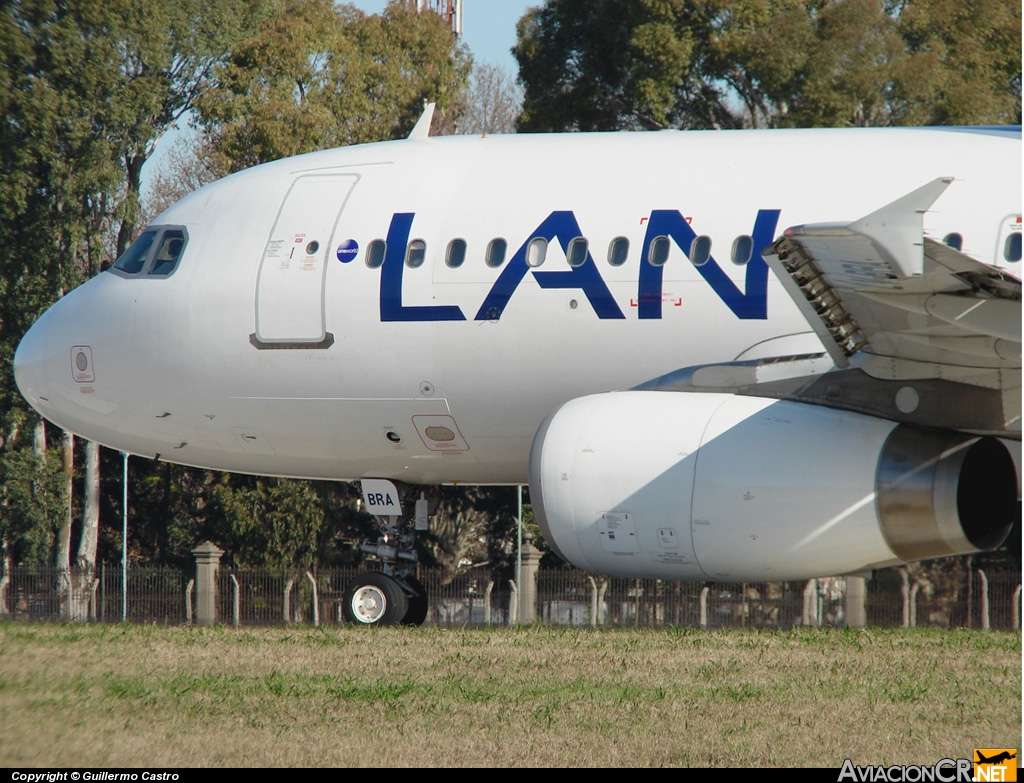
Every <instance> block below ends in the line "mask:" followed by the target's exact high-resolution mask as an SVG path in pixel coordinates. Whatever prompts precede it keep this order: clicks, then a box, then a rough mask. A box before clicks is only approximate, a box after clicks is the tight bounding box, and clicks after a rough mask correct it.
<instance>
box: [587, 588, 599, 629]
mask: <svg viewBox="0 0 1024 783" xmlns="http://www.w3.org/2000/svg"><path fill="white" fill-rule="evenodd" d="M587 581H588V582H590V627H591V628H597V582H596V581H595V580H594V577H592V576H588V577H587Z"/></svg>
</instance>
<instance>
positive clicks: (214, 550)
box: [192, 541, 224, 625]
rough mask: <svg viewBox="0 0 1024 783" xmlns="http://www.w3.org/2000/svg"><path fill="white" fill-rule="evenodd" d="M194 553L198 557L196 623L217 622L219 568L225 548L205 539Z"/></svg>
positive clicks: (209, 623)
mask: <svg viewBox="0 0 1024 783" xmlns="http://www.w3.org/2000/svg"><path fill="white" fill-rule="evenodd" d="M192 554H193V555H195V557H196V625H213V624H214V623H215V622H217V570H218V569H219V568H220V558H221V556H222V555H223V554H224V550H223V549H221V548H220V547H218V546H217V545H216V544H214V543H213V542H212V541H204V542H203V543H201V544H200V545H199V546H197V547H196V548H195V549H193V550H192Z"/></svg>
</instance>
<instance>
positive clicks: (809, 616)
mask: <svg viewBox="0 0 1024 783" xmlns="http://www.w3.org/2000/svg"><path fill="white" fill-rule="evenodd" d="M803 615H804V616H803V617H802V618H801V624H802V625H806V626H816V625H817V624H818V580H817V579H808V580H807V584H806V585H804V612H803Z"/></svg>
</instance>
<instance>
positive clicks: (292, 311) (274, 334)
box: [252, 174, 359, 348]
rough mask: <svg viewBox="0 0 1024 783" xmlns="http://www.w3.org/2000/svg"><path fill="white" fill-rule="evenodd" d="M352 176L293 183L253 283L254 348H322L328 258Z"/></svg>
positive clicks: (305, 178) (308, 177)
mask: <svg viewBox="0 0 1024 783" xmlns="http://www.w3.org/2000/svg"><path fill="white" fill-rule="evenodd" d="M358 180H359V175H357V174H309V175H305V176H302V177H299V178H298V179H296V180H295V182H293V183H292V186H291V188H290V189H289V190H288V194H287V195H286V196H285V199H284V202H283V203H282V204H281V210H280V212H278V215H277V220H276V221H275V222H274V227H273V229H272V230H271V232H270V237H269V238H268V239H267V246H266V249H265V250H264V251H263V259H262V260H261V262H260V270H259V276H258V277H257V281H256V333H255V334H254V335H253V336H252V342H253V344H254V345H255V346H256V347H258V348H270V347H273V348H292V347H294V348H327V347H328V346H330V345H331V344H332V343H333V342H334V339H333V336H332V335H329V334H328V333H327V326H326V323H325V318H324V284H325V280H326V276H327V256H328V253H330V250H331V239H332V237H333V234H334V230H335V227H336V226H337V224H338V219H339V218H340V216H341V212H342V210H343V209H344V207H345V203H346V201H347V200H348V197H349V195H350V194H351V192H352V188H354V187H355V184H356V182H357V181H358Z"/></svg>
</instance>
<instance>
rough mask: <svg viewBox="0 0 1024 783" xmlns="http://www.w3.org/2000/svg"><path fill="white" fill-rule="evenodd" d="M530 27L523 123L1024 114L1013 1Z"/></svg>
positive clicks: (569, 15) (863, 3)
mask: <svg viewBox="0 0 1024 783" xmlns="http://www.w3.org/2000/svg"><path fill="white" fill-rule="evenodd" d="M518 35H519V39H518V43H517V45H516V47H515V49H514V50H513V51H514V53H515V55H516V58H517V60H518V61H519V66H520V80H521V81H522V83H523V85H524V88H525V98H524V103H523V114H522V115H521V117H520V129H522V130H534V131H536V130H613V129H622V128H627V129H628V128H633V129H635V128H662V127H679V128H727V127H808V126H845V125H861V126H863V125H915V124H936V123H942V124H1006V123H1013V122H1019V121H1020V111H1021V109H1020V106H1021V100H1020V96H1021V75H1020V74H1021V9H1020V4H1019V3H1014V2H1010V0H981V1H980V2H977V3H969V4H963V3H958V2H955V1H954V0H917V1H916V2H915V1H914V0H905V2H900V1H898V0H703V1H702V2H690V1H689V0H595V2H593V3H585V4H584V3H573V2H569V1H568V0H549V1H548V2H547V3H546V4H545V5H544V6H543V7H541V8H538V9H534V10H532V11H530V12H528V13H527V14H526V15H525V16H524V17H523V18H522V19H521V20H520V22H519V30H518Z"/></svg>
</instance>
